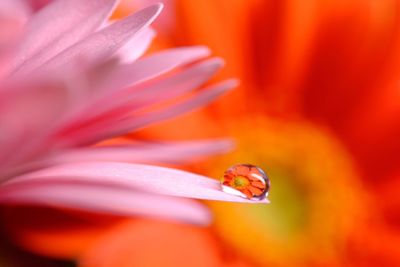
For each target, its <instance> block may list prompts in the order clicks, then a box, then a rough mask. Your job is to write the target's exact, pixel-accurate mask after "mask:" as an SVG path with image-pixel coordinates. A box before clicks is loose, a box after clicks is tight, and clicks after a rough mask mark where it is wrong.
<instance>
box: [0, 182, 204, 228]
mask: <svg viewBox="0 0 400 267" xmlns="http://www.w3.org/2000/svg"><path fill="white" fill-rule="evenodd" d="M0 191H1V189H0ZM0 203H3V204H30V205H32V204H33V205H47V206H56V207H60V206H61V207H66V208H73V209H80V210H87V211H90V212H99V213H109V214H113V215H123V216H137V215H139V216H151V217H156V218H162V219H170V220H179V221H183V222H188V223H194V224H201V225H206V224H209V223H210V221H211V214H210V212H209V211H208V209H207V208H206V207H205V206H203V205H202V204H200V203H198V202H196V201H194V200H190V199H182V198H175V197H168V196H163V195H157V194H149V193H144V192H139V191H132V190H126V189H124V188H114V187H104V186H95V185H92V184H90V185H89V184H68V183H67V184H63V183H46V184H26V185H25V186H20V187H18V188H13V189H11V190H7V191H1V194H0Z"/></svg>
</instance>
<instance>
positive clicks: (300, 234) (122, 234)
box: [0, 0, 400, 267]
mask: <svg viewBox="0 0 400 267" xmlns="http://www.w3.org/2000/svg"><path fill="white" fill-rule="evenodd" d="M150 2H158V1H150V0H131V1H129V0H124V1H122V3H121V4H120V6H119V7H118V9H117V12H116V13H115V14H114V17H116V18H117V17H123V16H126V15H127V14H130V13H132V11H134V10H137V9H139V8H141V7H143V6H146V5H148V4H150ZM165 4H166V8H165V10H164V12H163V13H162V15H161V17H160V18H159V19H158V20H157V22H156V23H155V26H154V27H155V28H156V30H157V32H158V36H157V38H156V39H155V41H154V44H153V46H152V47H151V51H150V52H152V51H157V50H160V49H164V48H168V47H176V46H187V45H198V44H202V45H207V46H209V47H210V48H211V49H212V50H213V52H214V55H217V56H220V57H222V58H223V59H224V60H225V61H226V67H225V68H224V69H223V70H222V71H221V72H220V74H219V75H218V76H217V77H215V80H221V79H222V78H228V77H229V78H230V77H236V78H238V79H239V80H240V81H241V83H240V86H239V87H238V88H237V89H236V90H235V91H234V92H232V93H230V94H229V95H227V96H225V97H223V98H221V99H220V100H219V101H218V102H216V103H214V104H212V105H211V106H209V107H207V108H206V109H203V110H201V111H197V112H194V113H191V114H189V115H185V116H183V117H181V118H179V119H176V120H174V121H170V122H166V123H162V124H160V125H157V126H154V127H151V128H149V129H146V130H144V131H141V132H139V133H135V134H134V135H132V138H155V137H157V138H158V139H162V138H166V139H168V140H170V139H195V138H204V137H210V138H212V137H227V136H229V137H232V138H233V139H234V140H235V141H236V145H237V146H236V149H235V150H234V151H233V152H231V153H229V154H226V155H222V156H218V157H214V158H210V159H207V160H203V161H201V162H199V163H198V164H196V165H193V166H182V168H185V169H188V170H191V171H194V172H197V173H202V174H205V175H209V176H211V177H215V178H220V177H221V176H222V175H223V172H224V171H225V170H226V169H227V168H228V167H229V166H231V165H233V164H236V163H251V164H255V165H258V166H260V167H261V168H263V169H264V170H265V171H266V172H267V173H268V175H269V176H270V178H271V191H270V197H269V198H270V200H271V204H270V205H256V206H255V205H246V204H230V203H215V202H213V203H206V204H207V205H208V206H209V207H210V208H211V210H212V211H213V213H214V223H213V224H212V225H211V226H209V227H205V228H204V227H196V226H190V225H181V224H175V223H172V222H167V221H157V220H150V219H144V218H117V217H107V216H103V215H99V214H85V213H79V212H75V211H66V210H54V209H50V208H37V207H36V208H33V207H20V208H18V209H16V208H13V209H7V207H3V208H2V210H1V215H2V220H1V221H2V224H3V227H2V229H3V230H2V231H3V233H2V235H3V236H4V238H2V240H3V241H2V243H3V244H2V245H1V246H2V247H1V249H0V251H1V252H0V266H81V267H94V266H96V267H117V266H118V267H128V266H165V267H168V266H256V267H257V266H273V267H275V266H276V267H281V266H282V267H286V266H296V267H303V266H310V267H314V266H315V267H317V266H332V267H336V266H360V267H361V266H362V267H363V266H388V267H390V266H400V210H399V207H400V164H399V163H400V139H399V136H400V120H399V118H400V68H399V67H400V60H399V59H400V1H398V0H353V1H348V0H326V1H318V0H168V1H166V2H165ZM38 8H40V6H38ZM27 216H28V217H29V220H26V219H24V218H27ZM7 240H8V241H7Z"/></svg>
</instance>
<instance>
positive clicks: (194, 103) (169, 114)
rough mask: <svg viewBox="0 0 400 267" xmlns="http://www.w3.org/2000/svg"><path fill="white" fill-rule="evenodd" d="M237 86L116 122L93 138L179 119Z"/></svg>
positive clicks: (215, 87)
mask: <svg viewBox="0 0 400 267" xmlns="http://www.w3.org/2000/svg"><path fill="white" fill-rule="evenodd" d="M236 86H237V81H236V80H228V81H225V82H223V83H220V84H217V85H213V86H211V87H210V88H208V89H205V90H202V91H200V92H199V93H197V94H195V95H194V96H193V97H191V98H189V99H187V100H185V101H183V102H180V103H178V104H174V105H172V106H171V107H169V108H166V109H162V110H160V111H154V112H150V113H147V114H144V115H141V116H139V117H135V116H132V117H130V118H127V119H125V120H122V121H120V122H119V123H118V122H116V123H113V124H112V125H108V128H103V129H104V130H103V132H101V129H98V130H97V133H99V134H101V135H100V136H98V137H95V136H92V138H93V137H95V140H102V139H104V138H109V137H113V136H118V135H122V134H124V133H128V132H130V131H134V130H138V129H140V128H143V127H146V126H148V125H151V124H154V123H158V122H161V121H164V120H167V119H171V118H174V117H177V116H179V115H182V114H185V113H187V112H189V111H192V110H195V109H197V108H200V107H203V106H205V105H207V104H208V103H210V102H212V101H213V100H215V99H216V98H218V97H219V96H221V95H222V94H224V93H226V92H227V91H229V90H231V89H232V88H234V87H236ZM102 127H105V125H103V126H102ZM100 128H101V127H100ZM92 133H93V132H92ZM89 135H90V133H88V134H87V135H86V136H87V137H88V138H90V136H89Z"/></svg>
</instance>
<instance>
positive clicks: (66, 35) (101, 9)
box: [14, 0, 117, 71]
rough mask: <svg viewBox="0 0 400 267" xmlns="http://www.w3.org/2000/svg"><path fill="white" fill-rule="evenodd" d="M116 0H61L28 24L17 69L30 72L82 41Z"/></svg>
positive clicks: (17, 56) (20, 48)
mask: <svg viewBox="0 0 400 267" xmlns="http://www.w3.org/2000/svg"><path fill="white" fill-rule="evenodd" d="M116 2H117V1H116V0H85V1H81V0H57V1H53V2H52V3H50V4H48V5H47V6H46V7H44V8H43V9H41V10H40V11H39V12H37V13H36V14H35V15H34V16H33V17H32V18H31V19H30V20H29V22H28V23H27V28H26V33H25V35H24V38H23V39H22V40H21V42H20V43H21V46H20V47H19V49H18V52H17V55H16V57H15V61H14V68H15V70H17V71H30V70H33V69H34V68H36V67H38V66H40V65H41V64H43V63H44V62H45V61H47V60H49V59H50V58H52V57H53V56H55V55H57V54H58V53H60V52H62V51H63V50H64V49H66V48H68V47H69V46H71V45H73V44H75V43H77V42H78V41H80V40H82V39H83V38H84V37H86V36H88V35H89V34H90V33H92V32H93V31H94V30H96V28H98V27H99V26H100V25H101V24H102V23H103V21H104V20H105V19H106V18H107V17H108V16H109V15H110V13H111V12H112V10H113V8H114V7H115V5H116Z"/></svg>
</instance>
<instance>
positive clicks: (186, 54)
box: [103, 46, 210, 88]
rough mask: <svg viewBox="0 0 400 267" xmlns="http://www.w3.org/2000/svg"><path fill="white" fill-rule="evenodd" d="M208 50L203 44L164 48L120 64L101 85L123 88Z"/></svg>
mask: <svg viewBox="0 0 400 267" xmlns="http://www.w3.org/2000/svg"><path fill="white" fill-rule="evenodd" d="M209 54H210V50H209V49H208V48H207V47H203V46H192V47H180V48H173V49H169V50H165V51H162V52H159V53H156V54H154V55H151V56H148V57H145V58H142V59H139V60H137V61H135V62H133V63H131V64H126V65H121V66H120V67H119V68H118V69H116V70H115V72H114V73H113V74H112V75H111V77H109V78H108V80H107V81H106V82H105V83H106V85H103V87H112V88H125V87H128V86H133V85H134V84H137V83H140V82H143V81H146V80H150V79H153V78H156V77H159V76H161V75H163V74H165V73H167V72H170V71H171V70H173V69H175V68H177V67H180V66H183V65H186V64H189V63H192V62H194V61H196V60H200V59H202V58H205V57H207V56H209Z"/></svg>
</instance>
